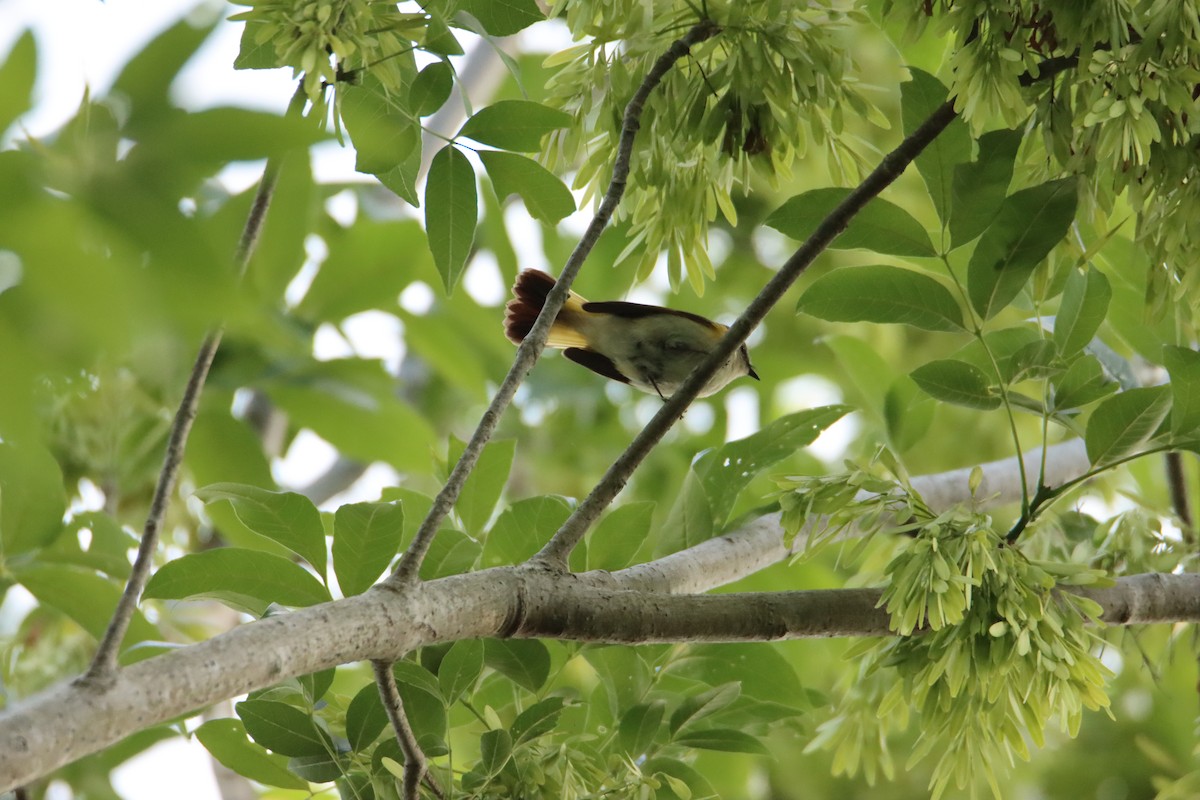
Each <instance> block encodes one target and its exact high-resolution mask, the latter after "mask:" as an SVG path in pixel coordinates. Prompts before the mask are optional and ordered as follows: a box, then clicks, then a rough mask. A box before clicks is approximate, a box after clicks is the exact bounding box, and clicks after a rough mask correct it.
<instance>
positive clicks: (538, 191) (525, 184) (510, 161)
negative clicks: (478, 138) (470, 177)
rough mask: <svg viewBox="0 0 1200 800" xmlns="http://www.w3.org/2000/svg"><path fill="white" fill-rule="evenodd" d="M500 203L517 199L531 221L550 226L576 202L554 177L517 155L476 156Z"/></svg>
mask: <svg viewBox="0 0 1200 800" xmlns="http://www.w3.org/2000/svg"><path fill="white" fill-rule="evenodd" d="M479 158H480V160H481V161H483V166H484V168H485V169H487V173H488V177H489V178H491V179H492V185H493V186H494V187H495V189H496V196H497V197H499V198H500V199H501V200H503V199H504V198H506V197H508V196H509V195H510V194H515V195H518V196H520V198H521V200H522V201H524V203H525V208H526V209H528V211H529V214H530V216H532V217H533V218H534V219H537V220H541V221H542V222H546V223H549V224H551V225H553V224H554V223H556V222H558V221H559V220H560V219H562V218H563V217H565V216H567V215H568V214H571V213H572V212H574V211H575V198H574V197H572V196H571V192H570V190H569V189H567V187H566V186H565V185H564V184H563V182H562V181H560V180H559V179H558V177H557V176H555V175H554V173H552V172H550V171H549V170H548V169H546V168H545V167H543V166H542V165H541V164H539V163H537V162H536V161H534V160H533V159H530V158H526V157H525V156H521V155H517V154H516V153H502V152H499V151H496V150H484V151H482V152H481V153H480V154H479Z"/></svg>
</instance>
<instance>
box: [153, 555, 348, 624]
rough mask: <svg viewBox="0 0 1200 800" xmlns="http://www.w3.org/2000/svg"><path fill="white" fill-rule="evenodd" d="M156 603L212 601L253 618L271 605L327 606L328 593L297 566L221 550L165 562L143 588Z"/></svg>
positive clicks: (287, 562)
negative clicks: (246, 613) (246, 612)
mask: <svg viewBox="0 0 1200 800" xmlns="http://www.w3.org/2000/svg"><path fill="white" fill-rule="evenodd" d="M145 596H146V597H148V598H157V599H160V600H182V599H183V598H185V597H212V598H216V599H217V600H220V601H221V602H223V603H225V604H227V605H229V606H231V607H233V608H236V609H239V610H247V611H249V612H250V613H252V614H254V615H256V616H257V615H261V614H262V613H263V612H264V611H265V610H266V608H267V606H268V605H270V604H271V603H279V604H280V605H284V606H295V607H302V606H311V605H316V604H317V603H324V602H327V601H329V600H330V599H332V598H330V596H329V590H328V589H326V588H325V587H324V586H323V585H322V584H321V582H320V581H318V580H317V579H316V578H314V577H313V575H312V573H310V572H308V571H307V570H305V569H304V568H303V567H301V566H300V565H299V564H296V563H295V562H292V561H289V560H288V559H286V558H281V557H280V556H277V555H272V554H271V553H262V552H259V551H257V550H243V549H241V548H238V547H221V548H218V549H216V550H206V551H204V552H201V553H190V554H188V555H185V556H182V557H180V558H177V559H175V560H174V561H168V562H167V563H166V564H163V566H162V567H161V568H160V569H159V570H158V572H156V573H154V575H153V576H152V577H151V578H150V581H149V582H148V583H147V584H146V591H145Z"/></svg>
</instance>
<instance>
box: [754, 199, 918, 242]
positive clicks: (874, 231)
mask: <svg viewBox="0 0 1200 800" xmlns="http://www.w3.org/2000/svg"><path fill="white" fill-rule="evenodd" d="M849 194H850V190H849V189H840V188H830V189H812V190H811V191H807V192H804V193H803V194H798V195H796V196H795V197H792V198H790V199H789V200H787V201H786V202H785V203H784V204H783V205H781V206H780V207H779V208H777V209H775V211H773V212H772V213H771V215H770V216H769V217H767V219H766V221H765V222H764V223H763V224H764V225H767V226H768V227H771V228H774V229H775V230H777V231H779V232H780V233H782V234H784V235H786V236H790V237H792V238H793V239H796V240H804V239H807V238H808V237H809V236H810V235H811V234H812V233H813V231H815V230H816V229H817V226H818V225H819V224H821V222H823V221H824V220H825V218H826V217H827V216H829V213H830V212H831V211H833V210H834V209H835V208H836V207H837V206H838V205H839V204H840V203H841V202H842V201H843V200H845V199H846V196H847V195H849ZM830 247H831V248H833V249H836V250H852V249H855V248H863V249H865V250H874V251H875V252H877V253H887V254H890V255H896V256H934V255H937V253H936V251H934V249H933V245H932V244H930V242H929V234H928V233H926V232H925V228H924V227H923V226H922V225H921V223H920V222H918V221H917V220H916V219H914V218H913V216H912V215H911V214H909V213H908V212H907V211H905V210H904V209H902V208H900V206H898V205H896V204H895V203H889V202H888V201H887V200H884V199H882V198H879V197H876V198H875V199H873V200H872V201H871V202H870V203H868V204H867V205H866V206H865V207H864V208H863V209H862V211H860V212H859V213H858V214H857V215H855V217H854V219H852V220H851V221H850V225H849V226H848V227H847V228H846V230H845V231H844V232H843V233H842V234H841V235H840V236H838V237H837V238H836V239H834V241H833V244H832V245H830Z"/></svg>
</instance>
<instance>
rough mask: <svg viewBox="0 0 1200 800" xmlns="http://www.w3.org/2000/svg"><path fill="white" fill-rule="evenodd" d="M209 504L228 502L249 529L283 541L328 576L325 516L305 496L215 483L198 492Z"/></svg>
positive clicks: (318, 570)
mask: <svg viewBox="0 0 1200 800" xmlns="http://www.w3.org/2000/svg"><path fill="white" fill-rule="evenodd" d="M196 497H199V498H200V499H201V500H203V501H204V502H205V503H215V502H217V501H220V500H228V501H229V502H230V504H232V505H233V512H234V513H235V514H237V517H238V519H239V520H241V521H242V524H244V525H245V526H246V527H247V528H249V529H250V530H252V531H254V532H255V533H257V534H259V535H260V536H265V537H267V538H268V539H271V540H273V541H276V542H279V543H280V544H281V545H283V546H284V547H286V548H287V549H289V550H291V551H292V552H293V553H295V554H296V555H298V556H300V557H301V558H303V559H304V560H305V561H307V562H308V563H309V564H312V565H313V568H314V569H316V571H317V574H318V575H322V576H323V575H324V574H325V567H326V561H327V554H326V550H325V527H324V526H323V525H322V524H321V513H320V512H319V511H317V507H316V506H314V505H313V504H312V501H311V500H309V499H308V498H307V497H305V496H304V495H302V494H297V493H296V492H271V491H267V490H266V489H261V488H259V487H257V486H250V485H248V484H244V483H214V484H210V485H208V486H205V487H203V488H201V489H197V490H196Z"/></svg>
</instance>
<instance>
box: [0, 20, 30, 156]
mask: <svg viewBox="0 0 1200 800" xmlns="http://www.w3.org/2000/svg"><path fill="white" fill-rule="evenodd" d="M36 78H37V42H36V41H34V38H33V32H32V31H25V32H24V33H22V34H21V37H20V38H19V39H17V41H16V44H14V45H13V46H12V49H11V50H10V51H9V52H8V58H7V59H5V61H4V63H3V64H2V65H0V133H4V131H6V130H8V126H9V125H12V123H13V121H14V120H16V119H17V118H18V117H19V116H21V115H22V114H24V113H25V112H26V111H28V110H29V107H30V105H31V104H32V103H33V82H34V80H35V79H36Z"/></svg>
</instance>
